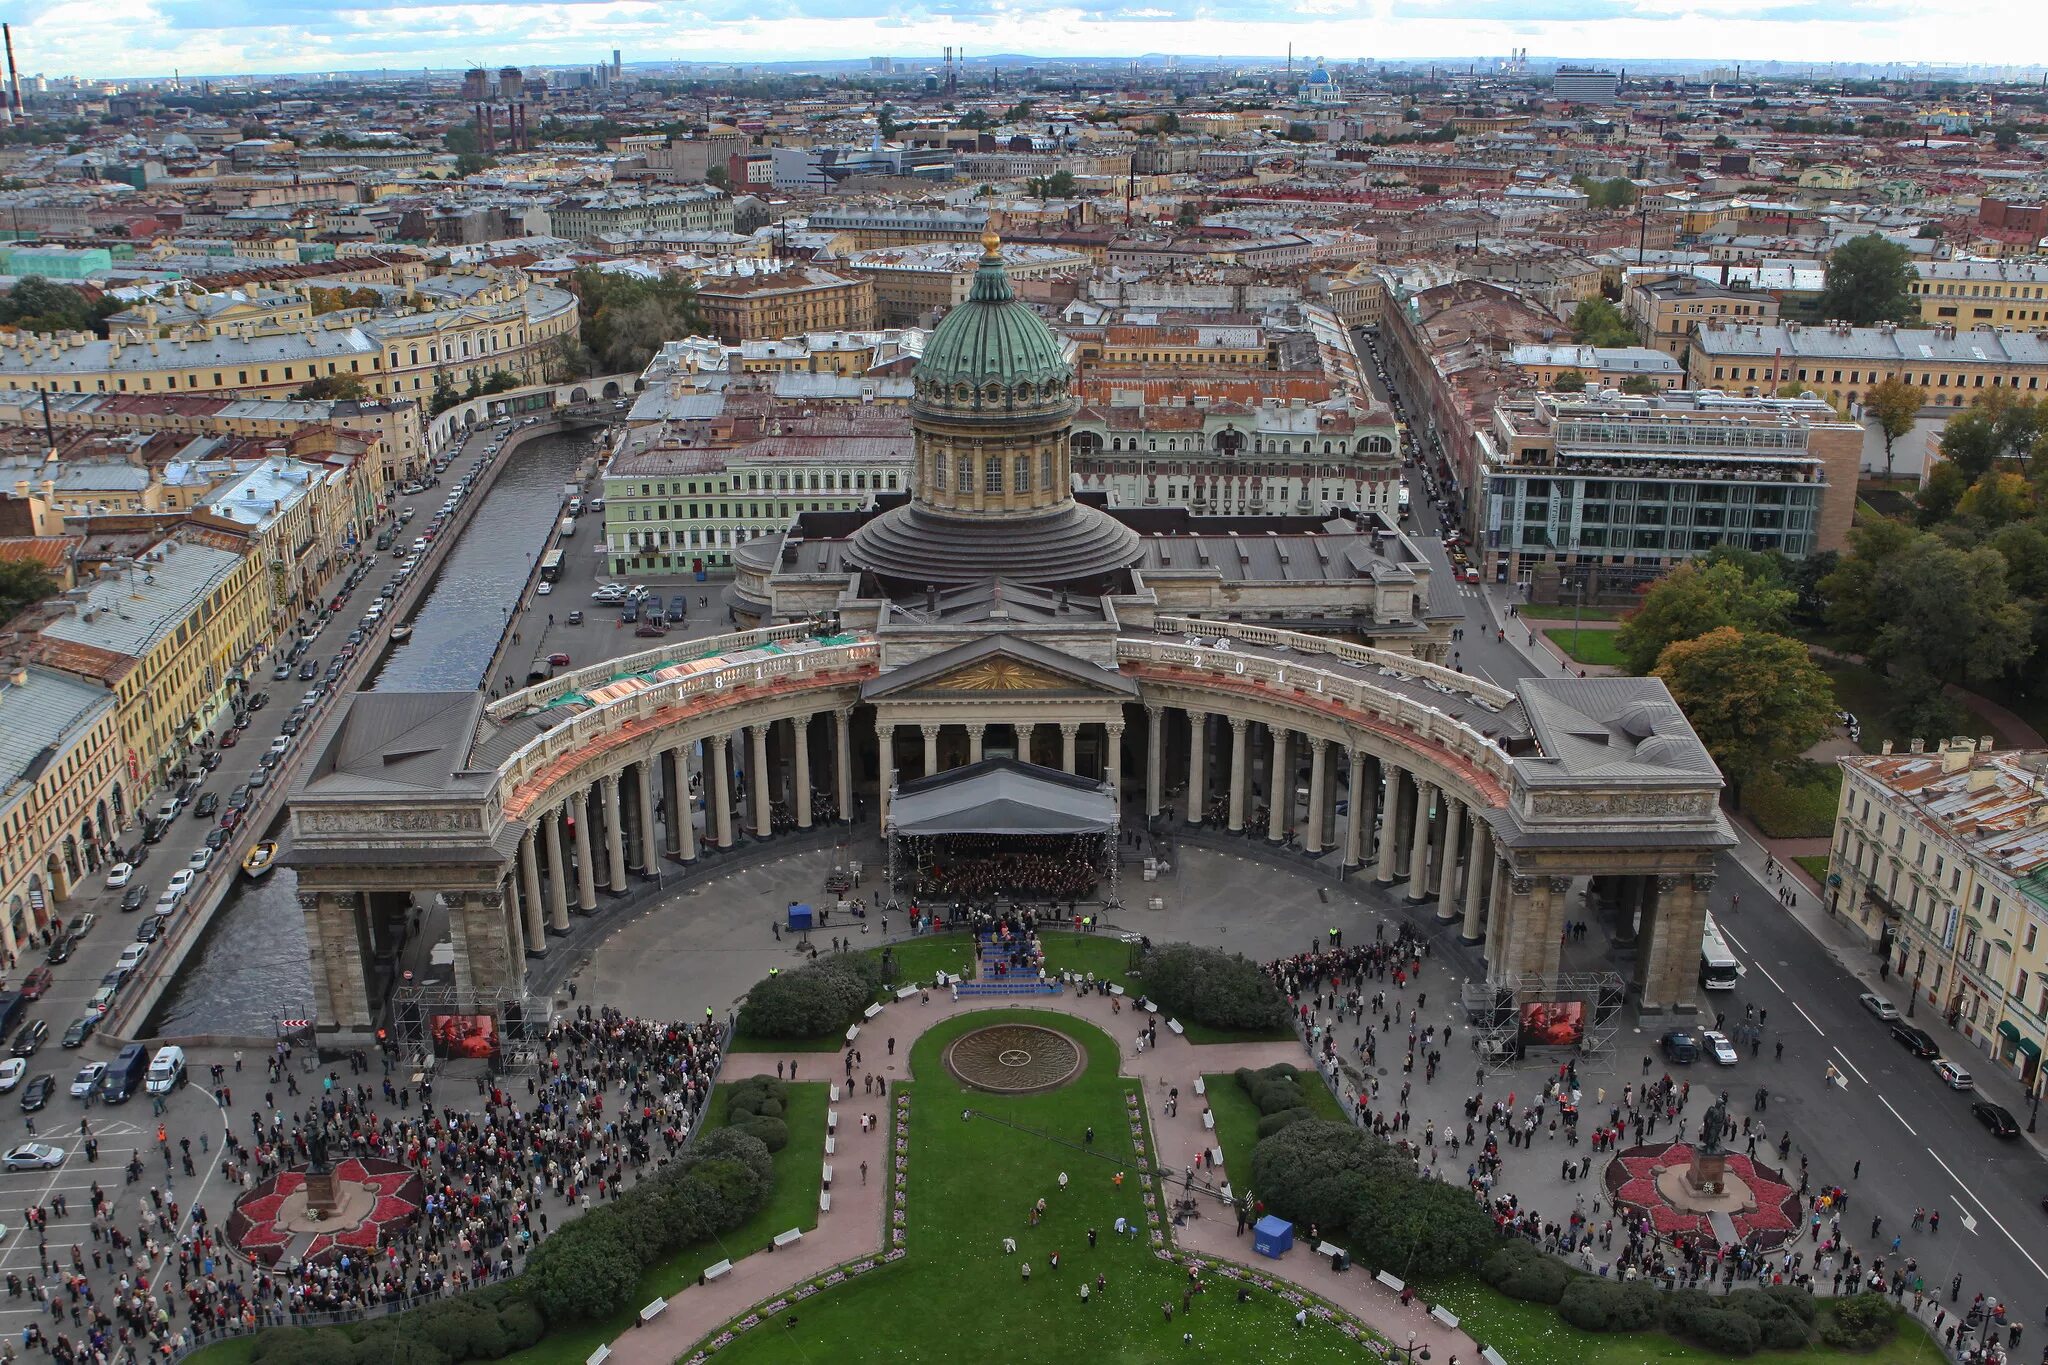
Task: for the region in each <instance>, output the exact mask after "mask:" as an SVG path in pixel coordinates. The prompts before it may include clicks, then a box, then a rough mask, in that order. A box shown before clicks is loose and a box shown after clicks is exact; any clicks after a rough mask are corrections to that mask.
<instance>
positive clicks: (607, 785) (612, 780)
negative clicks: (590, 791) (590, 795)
mask: <svg viewBox="0 0 2048 1365" xmlns="http://www.w3.org/2000/svg"><path fill="white" fill-rule="evenodd" d="M597 780H598V781H599V782H601V783H603V784H604V789H605V790H606V791H607V792H615V791H617V790H618V789H619V775H618V774H617V773H615V772H611V773H606V774H604V775H603V776H602V777H599V778H598V779H597Z"/></svg>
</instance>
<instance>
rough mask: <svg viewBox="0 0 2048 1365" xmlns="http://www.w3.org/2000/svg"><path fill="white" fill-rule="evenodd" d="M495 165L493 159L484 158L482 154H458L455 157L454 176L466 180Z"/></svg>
mask: <svg viewBox="0 0 2048 1365" xmlns="http://www.w3.org/2000/svg"><path fill="white" fill-rule="evenodd" d="M497 164H498V163H497V161H496V159H495V158H492V157H488V156H485V155H484V154H483V153H482V152H458V153H456V156H455V175H456V178H458V179H466V178H468V177H469V176H472V175H475V174H477V173H478V172H479V171H487V170H489V169H490V168H491V167H493V166H495V165H497Z"/></svg>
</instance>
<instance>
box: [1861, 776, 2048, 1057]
mask: <svg viewBox="0 0 2048 1365" xmlns="http://www.w3.org/2000/svg"><path fill="white" fill-rule="evenodd" d="M1886 748H1887V750H1889V749H1890V746H1889V745H1887V746H1886ZM1841 764H1842V774H1843V782H1842V797H1841V804H1840V805H1839V806H1838V807H1837V808H1836V811H1835V829H1834V843H1833V847H1832V848H1831V849H1830V850H1829V853H1828V878H1827V897H1828V903H1829V907H1830V908H1831V909H1832V910H1833V911H1834V913H1835V914H1836V915H1837V916H1839V917H1841V918H1842V919H1843V920H1845V921H1846V922H1847V923H1850V924H1853V925H1856V926H1857V927H1859V928H1861V929H1862V931H1863V932H1864V933H1865V934H1867V935H1868V936H1869V937H1870V938H1871V939H1872V940H1873V941H1874V942H1876V943H1877V944H1878V945H1879V946H1881V947H1882V948H1884V949H1885V950H1886V952H1887V956H1888V958H1889V960H1890V962H1891V969H1892V970H1891V979H1892V980H1893V981H1894V982H1895V983H1898V984H1899V985H1900V986H1901V987H1902V988H1903V989H1904V990H1905V991H1907V992H1909V993H1911V994H1912V995H1913V996H1914V997H1915V1002H1916V1003H1917V1004H1918V1005H1920V1006H1921V1007H1923V1008H1924V1009H1925V1010H1926V1011H1927V1012H1928V1013H1929V1014H1930V1015H1933V1016H1938V1017H1940V1018H1943V1019H1946V1020H1947V1021H1948V1022H1949V1024H1950V1025H1951V1026H1952V1027H1954V1028H1957V1029H1959V1030H1960V1031H1961V1032H1962V1034H1963V1036H1964V1037H1965V1038H1967V1039H1969V1040H1970V1041H1971V1042H1972V1043H1974V1044H1975V1045H1976V1046H1977V1047H1978V1048H1980V1049H1982V1050H1983V1052H1984V1053H1985V1054H1986V1055H1987V1058H1988V1059H1990V1060H1995V1061H1996V1062H1997V1063H1998V1064H1999V1065H2000V1066H2002V1067H2004V1068H2006V1069H2007V1070H2008V1071H2010V1072H2011V1073H2013V1074H2014V1075H2015V1076H2017V1077H2018V1078H2019V1080H2020V1081H2021V1083H2022V1084H2024V1085H2026V1086H2027V1087H2028V1089H2029V1091H2030V1092H2031V1093H2033V1094H2035V1095H2039V1094H2040V1093H2041V1091H2042V1083H2043V1078H2042V1071H2041V1050H2042V1048H2043V1047H2044V1046H2048V795H2044V794H2043V787H2044V783H2043V780H2042V779H2043V778H2044V777H2048V750H2041V749H2032V750H2013V751H2009V752H2006V753H1994V752H1992V745H1991V740H1990V739H1988V738H1987V739H1985V740H1983V741H1982V742H1980V743H1972V742H1971V741H1970V740H1969V739H1968V738H1967V737H1965V738H1960V739H1951V740H1948V741H1946V742H1944V743H1941V744H1940V745H1938V746H1937V747H1936V748H1935V749H1933V750H1931V751H1925V752H1923V751H1922V747H1921V744H1920V742H1919V741H1918V740H1915V741H1914V742H1913V746H1912V750H1911V752H1908V753H1903V754H1901V753H1893V752H1886V753H1884V754H1880V755H1874V756H1857V757H1853V758H1845V759H1842V760H1841Z"/></svg>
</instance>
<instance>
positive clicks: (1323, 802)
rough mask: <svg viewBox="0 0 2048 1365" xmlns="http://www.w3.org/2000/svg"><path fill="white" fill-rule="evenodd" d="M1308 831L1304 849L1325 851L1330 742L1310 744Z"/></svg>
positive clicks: (1316, 740) (1321, 740) (1303, 842)
mask: <svg viewBox="0 0 2048 1365" xmlns="http://www.w3.org/2000/svg"><path fill="white" fill-rule="evenodd" d="M1308 751H1309V770H1308V829H1307V830H1305V831H1304V832H1303V837H1302V844H1301V846H1302V848H1304V849H1305V850H1307V851H1308V852H1310V853H1321V852H1322V851H1323V820H1324V819H1325V818H1326V816H1327V814H1328V811H1327V809H1326V808H1327V807H1328V806H1329V791H1330V788H1329V782H1330V764H1329V760H1330V741H1329V740H1327V739H1311V740H1310V741H1309V742H1308Z"/></svg>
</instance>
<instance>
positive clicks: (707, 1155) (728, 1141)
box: [690, 1128, 775, 1217]
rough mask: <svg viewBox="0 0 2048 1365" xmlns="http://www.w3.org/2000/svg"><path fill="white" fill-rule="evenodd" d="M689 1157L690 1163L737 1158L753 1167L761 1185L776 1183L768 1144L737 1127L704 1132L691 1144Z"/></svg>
mask: <svg viewBox="0 0 2048 1365" xmlns="http://www.w3.org/2000/svg"><path fill="white" fill-rule="evenodd" d="M690 1159H691V1161H692V1162H693V1163H694V1162H697V1161H712V1160H718V1159H723V1160H726V1161H737V1162H739V1163H740V1164H741V1165H742V1166H745V1167H747V1168H749V1169H750V1170H752V1171H753V1173H754V1175H755V1176H756V1177H757V1178H758V1179H759V1180H760V1182H761V1183H762V1184H763V1185H764V1186H767V1187H768V1188H770V1189H772V1188H774V1185H775V1159H774V1158H773V1157H771V1156H770V1155H769V1154H768V1149H767V1147H765V1146H763V1145H762V1143H761V1140H760V1139H759V1138H757V1137H754V1136H752V1135H751V1134H749V1133H744V1132H742V1131H740V1130H739V1129H737V1128H714V1129H712V1130H711V1131H710V1132H708V1133H706V1134H704V1135H703V1136H702V1137H700V1138H698V1139H697V1141H696V1142H695V1143H693V1144H692V1145H691V1147H690ZM749 1216H750V1217H751V1215H749Z"/></svg>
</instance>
